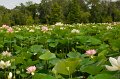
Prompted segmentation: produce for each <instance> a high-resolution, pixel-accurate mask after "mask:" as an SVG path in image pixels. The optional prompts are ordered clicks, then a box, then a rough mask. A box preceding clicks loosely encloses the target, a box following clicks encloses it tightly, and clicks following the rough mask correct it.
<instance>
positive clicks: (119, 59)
mask: <svg viewBox="0 0 120 79" xmlns="http://www.w3.org/2000/svg"><path fill="white" fill-rule="evenodd" d="M117 63H118V65H119V66H120V56H119V57H118V59H117Z"/></svg>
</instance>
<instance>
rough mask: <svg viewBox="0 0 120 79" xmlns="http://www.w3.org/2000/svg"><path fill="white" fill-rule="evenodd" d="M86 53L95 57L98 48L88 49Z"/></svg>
mask: <svg viewBox="0 0 120 79" xmlns="http://www.w3.org/2000/svg"><path fill="white" fill-rule="evenodd" d="M85 54H86V55H88V56H91V58H93V55H94V54H96V50H94V49H92V50H87V51H86V53H85Z"/></svg>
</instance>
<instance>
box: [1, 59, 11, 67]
mask: <svg viewBox="0 0 120 79" xmlns="http://www.w3.org/2000/svg"><path fill="white" fill-rule="evenodd" d="M9 66H11V63H10V61H6V62H4V61H3V60H1V61H0V68H2V69H5V68H7V67H9Z"/></svg>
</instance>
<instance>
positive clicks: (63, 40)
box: [0, 22, 120, 79]
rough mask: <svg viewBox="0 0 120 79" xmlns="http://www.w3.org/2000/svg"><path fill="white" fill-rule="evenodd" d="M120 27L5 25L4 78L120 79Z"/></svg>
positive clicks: (1, 33) (1, 36)
mask: <svg viewBox="0 0 120 79" xmlns="http://www.w3.org/2000/svg"><path fill="white" fill-rule="evenodd" d="M119 28H120V26H119V25H117V24H116V25H112V24H110V23H98V24H95V23H88V24H73V25H70V24H63V23H60V22H58V23H56V24H55V25H32V26H27V25H23V26H19V25H18V26H12V27H11V26H8V25H3V26H1V27H0V52H1V53H0V79H100V78H104V79H111V78H114V79H119V77H118V76H117V77H116V75H117V74H118V73H119V72H118V71H119V70H120V56H119V50H120V46H119V45H120V44H119V41H120V36H119V35H120V29H119ZM111 73H112V74H111ZM1 75H2V76H1Z"/></svg>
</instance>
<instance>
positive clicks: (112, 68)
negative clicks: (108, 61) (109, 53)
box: [105, 65, 118, 71]
mask: <svg viewBox="0 0 120 79" xmlns="http://www.w3.org/2000/svg"><path fill="white" fill-rule="evenodd" d="M105 67H106V68H107V70H109V71H116V70H118V67H116V66H108V65H105Z"/></svg>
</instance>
